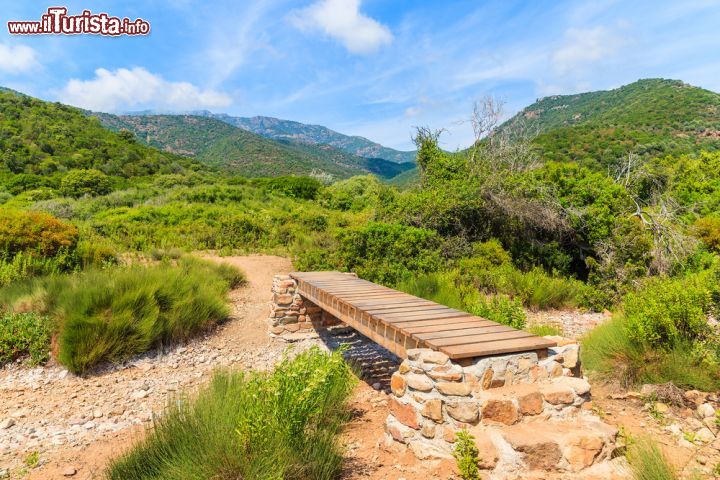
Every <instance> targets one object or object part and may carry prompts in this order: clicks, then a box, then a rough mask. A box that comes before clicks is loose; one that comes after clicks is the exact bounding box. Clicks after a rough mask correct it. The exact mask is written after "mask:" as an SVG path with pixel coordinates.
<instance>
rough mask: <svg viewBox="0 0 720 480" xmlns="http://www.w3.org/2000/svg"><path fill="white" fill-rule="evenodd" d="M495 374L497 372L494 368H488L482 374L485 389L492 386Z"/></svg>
mask: <svg viewBox="0 0 720 480" xmlns="http://www.w3.org/2000/svg"><path fill="white" fill-rule="evenodd" d="M494 376H495V372H493V369H492V368H488V369H487V370H485V373H483V376H482V382H481V383H482V388H483V390H487V389H489V388H490V385H492V380H493V377H494Z"/></svg>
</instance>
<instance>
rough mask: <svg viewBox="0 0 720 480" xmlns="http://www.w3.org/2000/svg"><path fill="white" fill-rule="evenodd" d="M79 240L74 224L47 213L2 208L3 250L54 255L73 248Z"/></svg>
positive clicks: (0, 231) (0, 239) (0, 236)
mask: <svg viewBox="0 0 720 480" xmlns="http://www.w3.org/2000/svg"><path fill="white" fill-rule="evenodd" d="M77 240H78V230H77V228H76V227H75V226H74V225H70V224H68V223H65V222H63V221H60V220H58V219H57V218H55V217H53V216H51V215H48V214H47V213H42V212H26V211H22V210H16V209H10V208H8V209H6V208H3V209H0V252H5V253H6V254H8V255H15V254H17V253H21V252H23V253H32V254H37V255H44V256H53V255H55V254H57V253H58V252H59V251H60V250H73V249H74V247H75V245H76V244H77Z"/></svg>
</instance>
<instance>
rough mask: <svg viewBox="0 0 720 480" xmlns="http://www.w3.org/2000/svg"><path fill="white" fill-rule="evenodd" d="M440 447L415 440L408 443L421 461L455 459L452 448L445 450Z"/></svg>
mask: <svg viewBox="0 0 720 480" xmlns="http://www.w3.org/2000/svg"><path fill="white" fill-rule="evenodd" d="M440 445H441V444H437V443H435V442H428V441H423V440H413V441H411V442H410V443H408V446H409V447H410V450H412V452H413V453H414V454H415V456H416V457H417V458H418V459H419V460H429V459H451V458H453V456H452V453H451V450H450V448H443V447H441V446H440Z"/></svg>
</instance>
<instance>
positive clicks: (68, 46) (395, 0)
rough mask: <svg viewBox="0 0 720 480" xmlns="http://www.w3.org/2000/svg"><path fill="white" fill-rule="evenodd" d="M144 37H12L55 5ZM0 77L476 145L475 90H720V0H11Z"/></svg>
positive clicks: (516, 96) (135, 106) (49, 90)
mask: <svg viewBox="0 0 720 480" xmlns="http://www.w3.org/2000/svg"><path fill="white" fill-rule="evenodd" d="M56 4H62V5H64V6H67V7H68V9H69V12H70V13H71V14H77V13H80V12H81V11H82V10H83V9H86V8H87V9H90V10H92V11H93V12H94V13H99V12H106V13H108V14H110V15H114V16H118V17H129V18H131V19H134V18H137V17H142V18H143V19H145V20H148V21H149V22H150V23H151V26H152V33H151V34H150V35H149V36H147V37H118V38H110V37H96V36H90V35H83V36H37V37H19V36H12V35H9V34H8V32H7V28H6V27H5V22H7V21H9V20H10V21H13V20H36V19H39V18H40V16H41V15H42V14H43V13H44V12H45V10H46V9H47V8H48V7H49V6H54V5H56ZM0 17H2V18H1V19H0V20H2V22H1V23H2V30H1V33H0V85H4V86H8V87H10V88H15V89H17V90H20V91H23V92H26V93H29V94H31V95H34V96H37V97H39V98H43V99H47V100H59V101H63V102H65V103H69V104H72V105H77V106H80V107H85V108H90V109H95V110H102V111H113V112H122V111H133V110H142V109H148V108H151V109H159V110H163V111H187V110H192V109H208V110H212V111H215V112H227V113H230V114H233V115H243V116H251V115H269V116H275V117H280V118H286V119H291V120H297V121H301V122H305V123H316V124H321V125H326V126H328V127H330V128H333V129H335V130H337V131H340V132H343V133H347V134H355V135H363V136H365V137H368V138H370V139H372V140H375V141H378V142H380V143H382V144H384V145H387V146H391V147H394V148H399V149H411V148H412V142H411V140H410V138H411V134H412V131H413V127H414V126H418V125H423V126H430V127H432V128H445V129H446V130H447V132H446V133H445V134H444V135H443V137H442V140H443V142H444V144H445V147H446V148H450V149H452V148H456V147H463V146H466V145H467V144H468V143H469V142H470V141H471V138H472V136H471V129H470V126H469V125H468V123H467V121H466V119H467V118H468V117H469V114H470V112H471V111H472V104H473V101H474V100H476V99H478V98H481V97H482V96H484V95H493V96H496V97H498V98H500V99H502V100H503V101H504V102H505V114H506V116H509V115H511V114H513V113H514V112H516V111H518V110H520V109H522V108H523V107H525V106H526V105H528V104H530V103H532V102H533V101H535V99H537V98H539V97H543V96H546V95H552V94H567V93H576V92H582V91H588V90H598V89H608V88H614V87H618V86H620V85H623V84H626V83H630V82H633V81H635V80H637V79H638V78H647V77H665V78H676V79H681V80H684V81H686V82H688V83H690V84H693V85H697V86H701V87H704V88H708V89H710V90H714V91H720V1H718V0H711V1H707V0H705V1H700V0H685V1H675V2H671V1H667V2H663V1H658V0H655V1H632V2H630V1H613V0H604V1H603V0H600V1H596V2H579V1H561V0H555V1H540V0H536V1H527V2H514V1H510V0H504V1H481V0H470V1H465V0H457V1H451V0H446V1H437V0H429V1H419V0H416V1H411V0H383V1H381V0H364V1H361V0H304V1H300V0H297V1H296V0H266V1H260V0H258V1H251V0H244V1H238V0H235V1H232V0H222V1H213V0H142V1H140V0H123V1H119V0H118V1H101V0H93V1H87V0H86V1H85V2H80V1H74V0H72V1H68V2H66V3H62V2H55V1H53V2H50V3H44V2H37V1H34V0H4V1H3V8H2V9H1V13H0Z"/></svg>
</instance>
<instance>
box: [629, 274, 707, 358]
mask: <svg viewBox="0 0 720 480" xmlns="http://www.w3.org/2000/svg"><path fill="white" fill-rule="evenodd" d="M717 281H718V280H717V276H716V275H715V274H713V273H712V272H710V271H708V272H702V273H700V274H695V275H688V276H686V277H683V278H677V279H656V280H652V281H650V282H649V283H648V284H647V285H646V286H645V287H644V288H642V289H640V290H638V291H636V292H632V293H629V294H628V295H626V297H625V300H624V302H623V310H624V312H625V316H626V318H627V324H628V329H629V335H630V338H631V339H632V340H634V341H635V342H637V343H643V342H647V343H649V344H651V345H653V346H654V347H657V348H662V347H669V346H672V345H673V344H675V343H677V342H678V341H680V340H695V339H698V338H701V337H703V336H704V335H706V334H707V333H708V332H709V327H708V324H707V316H708V314H710V313H713V311H714V310H715V308H716V302H717V298H716V297H717V294H718V291H719V290H718V285H717Z"/></svg>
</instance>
